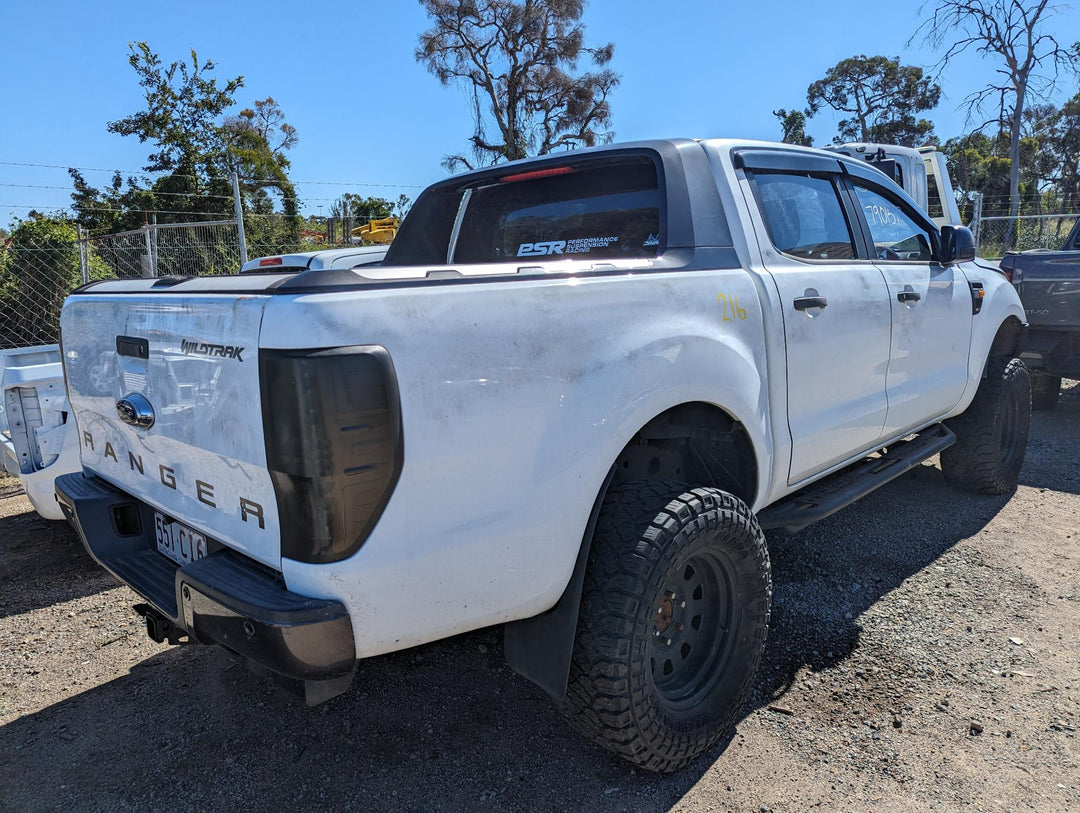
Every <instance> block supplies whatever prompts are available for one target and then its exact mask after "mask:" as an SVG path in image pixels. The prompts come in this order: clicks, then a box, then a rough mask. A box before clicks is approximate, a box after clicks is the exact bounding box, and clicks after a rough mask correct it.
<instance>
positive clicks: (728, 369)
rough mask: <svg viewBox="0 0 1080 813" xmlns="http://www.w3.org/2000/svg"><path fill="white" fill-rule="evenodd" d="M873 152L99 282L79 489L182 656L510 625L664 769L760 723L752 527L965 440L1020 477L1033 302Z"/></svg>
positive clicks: (517, 664) (452, 204)
mask: <svg viewBox="0 0 1080 813" xmlns="http://www.w3.org/2000/svg"><path fill="white" fill-rule="evenodd" d="M973 257H974V244H973V241H972V237H971V234H970V232H968V231H967V230H966V229H964V228H962V227H955V226H943V227H941V228H938V227H937V226H935V225H934V223H933V222H932V221H931V220H930V219H929V217H928V216H927V215H926V214H924V213H923V212H922V211H921V210H920V209H919V207H918V206H917V205H916V204H915V203H914V202H913V201H912V200H911V199H910V198H909V197H907V196H906V195H905V194H904V193H903V192H902V191H901V189H900V188H899V187H898V186H896V185H895V184H894V183H893V182H892V181H891V180H889V179H888V178H887V177H886V176H885V175H883V174H882V173H881V172H879V171H878V170H877V169H875V168H874V167H872V166H870V165H868V164H867V162H866V161H864V160H862V159H860V158H851V157H848V156H844V155H841V154H837V153H828V152H824V151H818V150H812V149H806V148H800V147H792V146H786V145H779V144H772V143H764V142H753V141H733V140H711V141H692V140H657V141H645V142H638V143H629V144H623V145H613V146H605V147H600V148H595V149H587V150H579V151H574V152H568V153H562V154H558V155H552V156H547V157H545V158H541V159H532V160H525V161H521V162H514V163H510V164H505V165H500V166H497V167H492V168H488V169H483V170H479V171H475V172H470V173H467V174H463V175H459V176H456V177H452V178H449V179H447V180H444V181H440V182H439V183H436V184H434V185H433V186H431V187H429V188H428V189H427V190H426V191H425V192H424V193H423V194H422V195H421V196H420V197H419V199H418V200H417V202H416V204H415V205H414V207H413V208H412V210H411V212H410V213H409V215H408V216H407V217H406V219H405V221H404V223H403V224H402V226H401V230H400V232H399V234H398V237H397V239H396V240H395V241H394V243H393V244H392V245H391V246H390V248H389V250H388V252H387V255H386V258H385V261H384V262H383V263H382V264H381V265H377V266H363V267H358V268H351V269H338V270H333V269H328V270H320V271H318V272H301V273H299V274H275V273H265V274H258V273H246V274H243V275H236V276H232V277H204V278H191V279H186V280H177V279H176V278H169V279H162V280H157V281H155V280H126V281H103V282H96V283H92V284H90V285H87V286H84V287H83V288H81V289H79V290H77V291H76V292H75V293H74V294H72V295H71V296H70V297H69V298H68V300H67V302H66V304H65V306H64V310H63V315H62V320H61V323H62V338H63V357H64V365H65V372H66V380H67V388H68V396H69V401H70V406H71V409H72V410H73V413H74V416H75V420H76V422H77V428H78V432H79V448H80V452H81V460H82V469H83V470H82V471H81V472H78V473H74V474H69V475H65V476H63V477H60V478H58V480H57V484H56V491H57V498H58V501H59V503H60V505H61V506H62V508H63V511H64V512H65V514H66V515H67V516H68V517H69V518H70V520H71V522H72V523H73V524H74V526H75V527H76V528H77V530H78V532H79V534H80V536H81V537H82V540H83V542H84V544H85V545H86V547H87V549H88V550H89V552H90V553H91V555H92V556H93V557H94V558H95V559H96V560H97V561H98V562H100V563H101V564H102V565H103V566H104V567H105V568H107V569H108V570H109V571H111V572H112V573H113V574H115V575H116V576H117V577H118V578H119V579H121V580H122V581H124V582H126V583H127V584H129V585H130V586H131V587H132V588H133V589H134V590H135V591H136V592H137V593H139V594H140V595H141V596H142V597H143V600H144V603H143V604H142V605H140V607H139V610H140V612H141V613H142V614H143V615H144V616H145V618H146V624H147V629H148V631H149V633H150V635H151V636H152V637H154V638H155V639H156V640H168V641H170V642H177V641H179V640H181V639H183V638H187V639H189V640H190V641H194V642H199V643H205V644H219V645H221V646H224V647H226V648H227V649H229V650H231V651H232V652H233V653H235V654H236V655H238V656H240V657H242V658H244V659H246V660H247V661H249V662H250V663H252V664H254V665H255V666H257V667H258V668H259V669H260V670H261V671H264V672H266V673H267V674H269V675H271V676H273V677H274V678H275V679H276V680H277V681H279V682H281V683H283V684H288V685H291V686H294V687H296V688H297V689H299V690H300V691H302V693H303V695H304V696H305V697H306V699H307V701H308V702H310V703H314V702H318V701H321V700H325V699H327V698H329V697H332V696H334V695H335V694H338V693H340V692H342V691H345V690H346V689H347V687H348V685H349V683H350V680H351V679H352V676H353V673H354V671H355V669H356V664H357V661H358V660H359V659H362V658H370V657H373V656H376V655H380V654H382V653H386V652H391V651H394V650H400V649H403V648H405V647H412V646H417V645H420V644H424V643H426V642H429V641H434V640H436V639H440V638H444V637H447V636H452V635H456V634H458V633H462V632H465V631H467V630H473V629H477V628H480V627H486V626H489V625H494V624H501V625H504V630H505V632H504V636H505V637H504V640H505V647H504V648H505V653H506V657H507V660H508V661H509V663H510V664H511V665H512V666H513V668H514V669H515V670H517V671H518V672H519V673H520V674H522V675H524V676H525V677H527V678H529V679H530V680H532V681H534V682H535V683H536V684H538V685H539V686H540V687H542V688H543V689H544V690H545V691H547V692H548V693H549V694H550V695H551V696H552V697H553V698H554V700H555V703H556V705H557V706H558V708H559V709H560V710H561V712H562V713H563V714H564V715H565V716H566V717H567V719H568V720H569V722H570V724H571V725H572V726H573V727H574V728H576V729H578V730H579V731H580V732H582V733H583V734H585V735H586V736H587V737H589V738H591V739H592V740H594V741H596V742H597V743H599V744H600V745H602V746H604V747H605V748H608V749H610V750H612V751H614V752H617V753H619V754H621V755H623V756H624V757H626V758H627V759H629V760H631V761H632V762H634V763H635V764H637V765H640V766H643V767H645V768H647V769H651V770H656V771H671V770H675V769H677V768H679V767H680V766H682V765H685V764H686V763H687V762H689V761H690V760H692V759H693V758H694V757H695V756H697V755H698V754H700V753H701V752H702V751H704V750H705V749H707V748H708V747H709V746H710V745H711V744H713V743H714V742H716V741H717V739H718V738H719V737H720V736H721V735H722V734H723V732H724V731H725V729H726V728H728V727H729V726H730V725H731V723H732V721H733V719H734V717H735V715H736V714H737V713H738V712H739V710H740V707H741V706H742V704H743V702H744V700H745V698H746V695H747V692H748V690H749V688H750V686H751V684H752V682H753V680H754V676H755V671H756V670H757V668H758V664H759V661H760V658H761V653H762V648H763V646H764V642H765V635H766V630H767V627H768V622H769V612H770V600H771V593H772V587H771V576H770V566H769V556H768V552H767V550H766V541H765V535H764V533H763V529H769V528H780V529H788V530H796V529H799V528H802V527H805V526H806V525H808V524H809V523H811V522H814V521H815V520H818V519H821V518H822V517H825V516H827V515H829V514H831V513H832V512H834V511H836V510H838V509H840V508H841V507H843V506H845V505H847V504H849V503H850V502H852V501H853V500H855V499H857V498H858V497H860V496H862V495H863V494H866V493H867V492H869V491H871V490H873V489H874V488H877V487H878V486H880V485H882V484H883V483H885V482H887V481H889V480H891V479H893V478H895V477H897V476H899V475H900V474H902V473H903V472H905V471H907V470H909V469H911V468H912V467H913V466H916V465H918V464H919V463H920V462H921V461H923V460H925V459H927V458H929V457H931V456H933V455H935V454H938V453H940V455H941V466H942V470H943V472H944V475H945V477H946V478H947V480H948V481H949V482H950V483H953V484H955V485H957V486H961V487H964V488H968V489H973V490H976V491H981V492H987V493H994V494H999V493H1005V492H1008V491H1009V490H1010V489H1012V488H1014V487H1015V484H1016V482H1017V476H1018V473H1019V470H1020V466H1021V463H1022V461H1023V457H1024V451H1025V446H1026V438H1027V430H1028V420H1029V410H1030V396H1029V381H1028V375H1027V370H1026V368H1025V366H1024V364H1023V363H1022V362H1021V361H1019V360H1018V359H1017V358H1016V357H1017V355H1018V353H1019V351H1020V342H1021V336H1022V332H1023V327H1024V312H1023V309H1022V308H1021V306H1020V301H1019V299H1018V297H1017V295H1016V291H1015V290H1014V289H1013V287H1012V286H1011V285H1010V284H1009V281H1008V280H1007V279H1006V278H1005V277H1004V275H1002V274H1001V273H1000V272H998V271H996V270H993V269H989V268H984V267H980V266H978V265H976V264H974V263H973V262H972V259H973Z"/></svg>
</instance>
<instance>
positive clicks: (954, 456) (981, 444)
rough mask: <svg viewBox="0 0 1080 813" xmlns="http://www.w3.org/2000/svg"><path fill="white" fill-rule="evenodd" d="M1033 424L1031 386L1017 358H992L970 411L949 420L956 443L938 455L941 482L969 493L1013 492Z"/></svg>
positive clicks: (1025, 370)
mask: <svg viewBox="0 0 1080 813" xmlns="http://www.w3.org/2000/svg"><path fill="white" fill-rule="evenodd" d="M1030 422H1031V382H1030V379H1029V377H1028V371H1027V367H1025V366H1024V362H1022V361H1020V359H1015V358H1006V357H992V358H991V359H990V360H989V361H988V362H987V365H986V377H985V378H984V379H983V380H982V383H981V384H980V385H979V390H978V392H976V393H975V399H974V400H973V401H972V402H971V406H969V407H968V408H967V411H966V412H964V413H963V414H962V415H960V416H959V417H956V418H953V419H952V420H951V421H949V428H950V429H952V430H953V432H955V433H956V443H955V444H953V445H952V446H950V447H949V448H948V449H946V450H945V451H943V452H942V453H941V471H942V473H944V475H945V479H946V480H947V481H948V482H949V483H951V484H952V485H955V486H957V487H959V488H962V489H965V490H967V491H977V492H980V493H982V494H1008V493H1009V492H1011V491H1013V490H1014V489H1015V488H1016V483H1017V480H1018V479H1019V477H1020V467H1021V466H1022V465H1023V464H1024V452H1025V451H1026V450H1027V438H1028V425H1029V424H1030Z"/></svg>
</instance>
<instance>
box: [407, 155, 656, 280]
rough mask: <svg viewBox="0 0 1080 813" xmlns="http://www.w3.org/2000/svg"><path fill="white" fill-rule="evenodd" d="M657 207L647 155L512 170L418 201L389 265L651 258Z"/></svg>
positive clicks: (653, 174)
mask: <svg viewBox="0 0 1080 813" xmlns="http://www.w3.org/2000/svg"><path fill="white" fill-rule="evenodd" d="M423 198H427V200H423ZM421 204H423V208H421ZM418 209H419V211H418ZM662 209H663V206H662V194H661V192H660V188H659V181H658V173H657V170H656V164H655V163H654V161H653V159H652V158H651V157H649V156H646V155H622V156H610V157H605V158H604V159H602V160H597V161H592V162H584V161H582V162H575V163H571V164H567V165H563V166H560V165H559V164H557V163H554V162H552V163H550V164H540V165H538V166H537V167H536V168H535V169H525V170H522V171H519V172H516V173H515V172H513V171H512V170H510V169H509V168H508V170H507V172H506V173H505V174H502V175H494V176H492V177H489V178H485V179H484V180H483V181H481V182H480V183H474V184H473V185H471V186H469V187H467V188H463V189H460V190H458V191H457V194H453V193H450V190H446V189H445V188H444V189H443V190H438V191H437V192H436V194H433V195H424V196H422V200H421V201H418V202H417V206H414V207H413V211H412V212H410V214H409V217H408V218H406V221H405V223H404V224H403V225H402V229H401V232H400V233H399V234H398V237H397V240H395V241H394V243H393V244H392V245H391V248H390V252H389V254H388V255H387V258H386V264H387V265H406V264H408V265H416V264H433V263H439V264H442V263H446V262H450V263H454V264H472V263H499V262H522V261H525V262H538V261H543V260H557V259H581V260H596V259H616V258H618V259H623V258H641V257H655V256H657V254H658V253H659V252H660V251H662V250H663V245H664V234H663V228H662V225H661V217H662ZM421 224H424V226H423V227H421ZM455 225H456V228H455ZM411 240H412V241H414V242H413V244H412V245H410V244H409V242H410V241H411ZM451 243H452V244H453V245H451Z"/></svg>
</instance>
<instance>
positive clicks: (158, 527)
mask: <svg viewBox="0 0 1080 813" xmlns="http://www.w3.org/2000/svg"><path fill="white" fill-rule="evenodd" d="M154 537H155V539H156V541H157V549H158V550H159V551H160V552H161V553H163V554H165V555H166V556H168V557H169V558H170V559H172V560H173V561H174V562H176V563H177V564H178V565H186V564H187V563H188V562H194V561H195V560H196V559H202V558H203V557H204V556H206V553H207V551H206V537H205V536H203V535H202V534H201V533H199V532H198V531H193V530H192V529H191V528H189V527H188V526H187V525H184V523H182V522H177V521H176V520H175V519H169V518H168V517H166V516H164V515H163V514H159V513H158V512H157V511H155V512H154Z"/></svg>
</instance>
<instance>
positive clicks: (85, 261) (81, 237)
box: [76, 226, 90, 285]
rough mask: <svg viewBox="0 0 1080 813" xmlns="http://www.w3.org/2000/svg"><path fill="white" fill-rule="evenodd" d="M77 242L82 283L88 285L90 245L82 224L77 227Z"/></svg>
mask: <svg viewBox="0 0 1080 813" xmlns="http://www.w3.org/2000/svg"><path fill="white" fill-rule="evenodd" d="M76 229H77V231H76V235H77V237H76V244H77V245H78V247H79V275H80V276H81V277H82V284H83V285H86V283H88V282H89V281H90V246H89V245H88V244H87V239H86V232H85V231H84V230H83V227H82V226H77V227H76Z"/></svg>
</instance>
